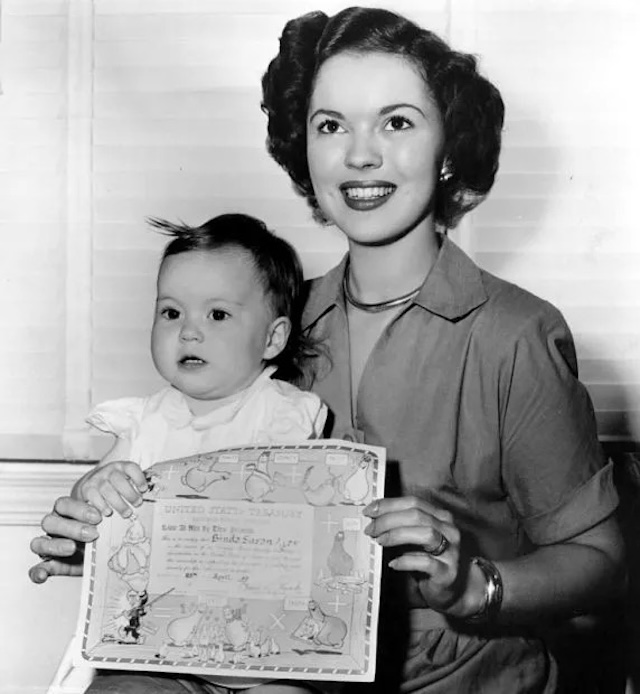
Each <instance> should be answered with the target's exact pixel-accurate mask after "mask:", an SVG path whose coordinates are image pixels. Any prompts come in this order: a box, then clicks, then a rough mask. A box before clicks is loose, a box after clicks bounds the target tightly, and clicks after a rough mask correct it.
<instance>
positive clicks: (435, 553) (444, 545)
mask: <svg viewBox="0 0 640 694" xmlns="http://www.w3.org/2000/svg"><path fill="white" fill-rule="evenodd" d="M448 548H449V540H447V538H446V537H445V536H444V535H443V534H442V533H441V534H440V544H439V545H438V546H437V547H434V548H433V549H428V550H426V551H427V554H430V555H431V556H432V557H439V556H440V555H441V554H444V553H445V552H446V551H447V549H448Z"/></svg>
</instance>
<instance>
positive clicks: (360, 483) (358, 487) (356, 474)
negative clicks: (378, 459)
mask: <svg viewBox="0 0 640 694" xmlns="http://www.w3.org/2000/svg"><path fill="white" fill-rule="evenodd" d="M372 462H373V458H372V457H371V455H370V454H369V453H365V454H364V455H363V456H362V458H361V459H360V461H359V462H358V464H357V466H356V468H355V470H354V471H353V472H352V473H351V474H350V475H349V477H347V479H346V480H345V482H344V486H343V490H342V495H343V497H344V501H345V502H346V503H348V504H355V505H356V506H361V505H363V504H365V503H366V499H367V497H368V496H369V477H368V470H369V465H370V464H371V463H372Z"/></svg>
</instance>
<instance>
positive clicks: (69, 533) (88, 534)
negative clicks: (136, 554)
mask: <svg viewBox="0 0 640 694" xmlns="http://www.w3.org/2000/svg"><path fill="white" fill-rule="evenodd" d="M101 520H102V516H101V515H100V513H98V511H97V510H96V509H95V508H93V507H92V506H90V505H89V504H88V503H87V502H86V501H80V500H78V499H72V498H70V497H60V498H59V499H57V500H56V502H55V504H54V507H53V513H48V514H47V515H46V516H45V517H44V518H43V519H42V523H41V526H42V529H43V530H44V532H45V533H47V535H49V536H50V537H49V538H36V540H35V541H37V540H44V539H48V540H52V541H53V542H52V543H51V545H50V546H49V545H48V546H47V548H46V549H45V550H44V551H43V552H42V554H45V555H52V556H69V555H68V553H67V552H66V550H65V548H66V547H69V546H70V544H69V543H68V542H65V538H66V539H67V540H68V541H69V542H71V541H73V540H75V541H77V542H92V541H93V540H95V539H96V538H97V537H98V530H97V528H96V527H95V526H96V525H97V524H98V523H99V522H100V521H101ZM56 540H59V541H58V542H56ZM35 541H34V542H35ZM72 544H74V546H75V543H72ZM34 551H36V550H34ZM61 551H62V552H63V554H58V553H59V552H61ZM36 553H37V554H40V552H36Z"/></svg>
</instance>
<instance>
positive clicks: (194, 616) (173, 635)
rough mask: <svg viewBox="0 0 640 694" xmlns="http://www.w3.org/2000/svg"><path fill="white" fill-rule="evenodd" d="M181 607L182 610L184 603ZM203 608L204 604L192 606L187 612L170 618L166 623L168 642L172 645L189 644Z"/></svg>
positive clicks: (204, 607) (201, 615)
mask: <svg viewBox="0 0 640 694" xmlns="http://www.w3.org/2000/svg"><path fill="white" fill-rule="evenodd" d="M182 609H183V610H184V605H183V606H182ZM205 609H206V606H205V605H199V606H196V607H194V608H192V611H191V612H189V613H188V614H185V615H184V616H182V617H176V618H175V619H172V620H171V621H170V622H169V624H168V625H167V636H168V637H169V641H170V643H171V644H173V645H174V646H187V645H188V644H190V643H191V638H192V636H193V634H194V632H195V630H196V628H197V626H198V623H199V622H200V620H201V619H202V617H203V613H204V611H205Z"/></svg>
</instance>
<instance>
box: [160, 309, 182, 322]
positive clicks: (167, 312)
mask: <svg viewBox="0 0 640 694" xmlns="http://www.w3.org/2000/svg"><path fill="white" fill-rule="evenodd" d="M160 315H161V316H162V317H163V318H166V319H167V320H178V318H180V311H178V309H177V308H171V307H170V306H167V307H166V308H163V309H162V310H161V311H160Z"/></svg>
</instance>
